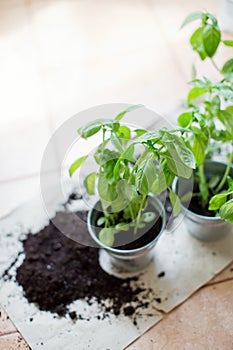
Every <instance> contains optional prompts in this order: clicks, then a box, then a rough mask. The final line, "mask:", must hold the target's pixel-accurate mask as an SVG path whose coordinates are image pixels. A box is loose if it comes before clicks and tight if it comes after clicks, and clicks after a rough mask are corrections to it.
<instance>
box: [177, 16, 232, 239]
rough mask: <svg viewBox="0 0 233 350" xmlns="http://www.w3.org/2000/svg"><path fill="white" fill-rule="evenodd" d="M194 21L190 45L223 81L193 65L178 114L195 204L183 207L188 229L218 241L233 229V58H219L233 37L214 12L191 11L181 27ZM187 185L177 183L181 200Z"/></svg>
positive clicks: (185, 196)
mask: <svg viewBox="0 0 233 350" xmlns="http://www.w3.org/2000/svg"><path fill="white" fill-rule="evenodd" d="M194 20H199V21H200V26H198V28H197V29H196V30H195V31H194V33H193V34H192V35H191V38H190V43H191V45H192V48H193V50H194V51H196V52H197V53H198V55H199V57H200V58H201V60H207V59H209V60H210V62H211V63H212V64H213V66H214V67H215V69H216V70H217V72H218V75H220V80H219V81H214V82H212V81H211V80H209V79H208V78H206V77H203V78H197V76H196V71H195V69H193V72H194V76H193V79H192V81H191V82H190V85H191V89H190V91H189V93H188V96H187V101H186V107H187V110H186V111H185V112H184V113H182V114H181V115H180V116H179V117H178V123H179V124H180V126H181V127H182V128H183V137H184V139H185V144H186V146H187V147H188V148H189V149H190V150H191V151H192V152H193V154H194V156H195V161H196V165H197V169H196V171H195V172H194V191H193V193H192V195H191V197H190V198H191V202H190V205H189V208H188V209H184V210H185V211H186V217H185V220H186V221H187V228H188V230H189V232H190V233H191V234H192V235H193V236H195V237H196V238H198V239H200V240H204V241H214V240H218V239H221V238H223V237H225V235H226V234H228V233H229V232H232V228H233V225H232V224H233V168H232V163H233V104H232V102H233V84H232V83H233V58H231V59H229V60H227V61H226V62H225V63H224V65H223V66H222V67H219V66H218V65H217V63H216V61H215V55H216V53H217V51H218V50H219V48H221V46H222V45H225V46H228V47H233V41H231V40H223V39H222V33H221V31H220V29H219V27H218V21H217V19H216V18H215V17H214V16H213V15H212V14H210V13H206V12H194V13H192V14H190V15H189V16H188V17H187V18H186V19H185V20H184V22H183V25H182V27H183V26H185V25H186V24H188V23H190V22H192V21H194ZM224 153H225V159H226V161H225V162H223V163H222V162H219V161H214V158H215V156H216V154H219V155H220V156H221V157H222V156H223V155H224ZM186 185H187V182H185V181H183V180H182V179H179V181H178V183H177V184H176V187H177V191H178V193H179V195H180V196H181V198H183V202H185V201H186V200H187V198H188V196H189V193H186V192H187V191H186ZM190 198H189V200H190Z"/></svg>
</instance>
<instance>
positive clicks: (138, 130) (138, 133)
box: [134, 129, 147, 137]
mask: <svg viewBox="0 0 233 350" xmlns="http://www.w3.org/2000/svg"><path fill="white" fill-rule="evenodd" d="M134 132H136V134H137V136H138V137H140V136H142V135H144V134H145V133H146V132H147V131H146V130H144V129H135V130H134Z"/></svg>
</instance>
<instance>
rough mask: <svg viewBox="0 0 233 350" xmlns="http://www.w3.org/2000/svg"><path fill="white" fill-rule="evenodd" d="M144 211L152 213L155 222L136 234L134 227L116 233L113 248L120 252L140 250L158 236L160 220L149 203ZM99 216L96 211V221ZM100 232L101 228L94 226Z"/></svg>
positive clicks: (160, 226) (100, 214)
mask: <svg viewBox="0 0 233 350" xmlns="http://www.w3.org/2000/svg"><path fill="white" fill-rule="evenodd" d="M146 211H148V212H154V213H155V214H156V218H155V220H153V221H152V222H151V223H148V224H147V225H146V226H145V227H143V228H141V229H138V230H137V232H136V233H135V232H134V227H130V229H129V230H128V231H121V232H119V233H117V234H116V235H115V241H114V245H113V247H114V248H117V249H120V250H130V249H137V248H141V247H144V246H146V245H147V244H149V243H150V242H152V241H153V240H154V239H155V238H156V237H157V236H158V235H159V233H160V231H161V228H162V218H161V217H160V215H159V213H158V212H157V211H156V210H155V208H154V206H153V205H152V204H151V203H148V206H147V208H146ZM120 215H121V213H120V214H119V217H120ZM101 216H102V213H101V212H99V211H98V214H97V215H96V221H97V220H98V218H99V217H101ZM130 222H131V221H129V223H130ZM100 230H101V227H98V226H97V224H96V231H97V232H99V231H100ZM97 234H98V233H97Z"/></svg>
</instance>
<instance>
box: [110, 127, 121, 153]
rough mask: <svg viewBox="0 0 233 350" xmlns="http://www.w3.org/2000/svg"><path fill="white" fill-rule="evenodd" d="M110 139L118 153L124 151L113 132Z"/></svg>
mask: <svg viewBox="0 0 233 350" xmlns="http://www.w3.org/2000/svg"><path fill="white" fill-rule="evenodd" d="M110 139H111V142H112V144H113V146H114V147H116V149H117V150H118V151H119V152H120V153H122V152H123V151H124V149H123V146H122V144H121V139H119V138H118V136H117V135H116V134H115V133H114V132H112V133H111V137H110Z"/></svg>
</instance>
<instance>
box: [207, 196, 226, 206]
mask: <svg viewBox="0 0 233 350" xmlns="http://www.w3.org/2000/svg"><path fill="white" fill-rule="evenodd" d="M227 196H228V193H220V194H216V195H215V196H213V197H212V198H211V199H210V201H209V208H208V209H209V210H218V209H219V208H220V207H221V206H222V205H223V204H224V203H225V202H226V200H227Z"/></svg>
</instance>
